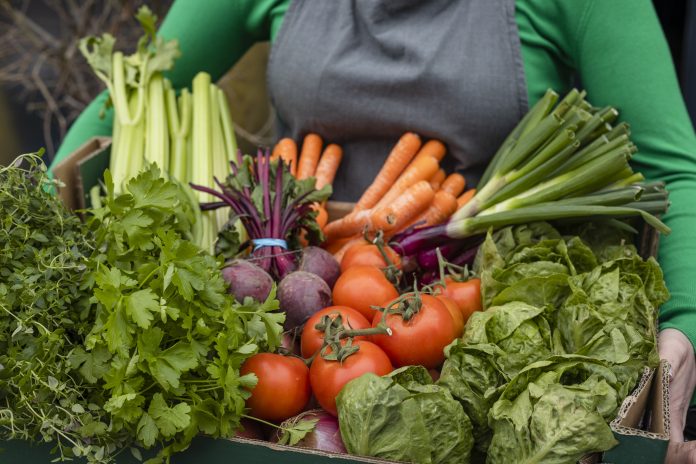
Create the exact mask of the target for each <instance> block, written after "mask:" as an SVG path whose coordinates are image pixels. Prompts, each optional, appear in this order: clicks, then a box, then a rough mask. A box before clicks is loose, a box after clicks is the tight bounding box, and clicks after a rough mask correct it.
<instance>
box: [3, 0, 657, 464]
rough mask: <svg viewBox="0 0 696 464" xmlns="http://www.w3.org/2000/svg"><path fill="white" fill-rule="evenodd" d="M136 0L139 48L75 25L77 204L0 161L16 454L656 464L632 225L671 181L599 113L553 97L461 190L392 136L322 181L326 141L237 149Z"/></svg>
mask: <svg viewBox="0 0 696 464" xmlns="http://www.w3.org/2000/svg"><path fill="white" fill-rule="evenodd" d="M138 18H139V20H140V21H141V23H142V24H143V26H144V29H145V30H146V36H145V38H144V39H143V41H142V45H143V46H141V47H138V49H137V50H136V52H135V54H134V56H132V57H128V58H125V57H124V56H123V54H122V53H121V52H118V51H114V49H113V45H114V43H113V38H112V37H110V36H106V35H105V36H103V37H101V38H90V39H87V40H86V41H84V42H83V43H82V44H81V50H82V51H83V53H84V54H85V56H86V57H87V58H88V60H89V61H90V63H91V64H92V65H93V67H94V68H95V71H96V72H97V74H98V75H99V76H100V77H101V78H102V79H103V80H104V81H105V82H106V84H107V87H108V88H109V92H110V97H111V100H112V104H113V107H114V110H115V115H114V138H113V140H112V145H111V146H110V147H108V148H107V147H105V146H101V147H100V146H92V145H90V147H92V148H94V150H91V151H93V152H94V153H91V154H89V156H85V151H90V150H88V148H89V147H87V148H85V147H83V148H84V149H83V150H82V151H81V152H80V153H78V154H75V156H74V157H71V158H70V159H68V160H66V161H65V162H64V163H63V165H62V166H61V169H59V170H57V172H56V173H55V174H56V176H57V177H58V178H59V179H60V180H63V181H64V183H65V184H66V185H65V186H64V187H63V189H64V190H63V192H67V193H70V192H72V193H75V192H81V193H80V194H79V195H77V197H78V199H87V195H86V194H87V192H89V195H88V197H89V202H86V203H85V206H86V210H85V211H84V212H83V215H84V217H83V218H82V219H84V221H82V220H81V219H80V218H79V217H78V216H76V215H75V214H74V213H73V212H71V211H70V210H69V209H67V208H65V207H64V206H63V205H61V204H60V202H59V200H58V199H57V198H56V197H54V196H52V195H51V194H50V193H48V190H49V189H47V188H46V187H48V186H51V185H55V183H53V182H52V181H51V180H49V179H48V178H47V176H46V175H45V171H44V169H43V166H42V164H41V162H40V160H39V159H38V157H36V156H25V157H22V158H20V159H18V162H17V163H14V164H13V165H12V166H9V167H7V168H3V169H2V170H0V186H2V189H1V190H0V195H1V196H0V206H2V207H3V209H5V208H7V209H8V210H9V209H10V208H12V211H15V212H16V213H17V214H13V215H11V216H10V217H9V218H8V219H7V220H6V221H4V222H3V223H2V225H1V226H2V228H1V229H0V233H1V234H2V235H0V243H9V244H10V246H9V247H5V248H3V250H1V251H0V275H2V276H3V278H4V281H1V282H0V301H2V302H3V303H2V305H3V306H2V309H3V310H4V311H3V312H2V313H0V398H2V400H3V401H2V406H1V407H0V408H1V409H0V426H1V427H0V431H1V432H0V438H2V439H4V440H7V441H5V442H3V446H2V448H3V449H4V453H5V456H6V459H7V460H9V461H10V462H15V461H19V460H20V459H22V460H24V461H26V460H27V459H28V458H29V457H32V459H33V460H34V461H36V462H41V461H48V460H50V459H53V458H58V459H78V460H79V459H82V460H84V461H88V462H104V461H112V462H113V461H115V462H117V463H120V464H125V463H130V462H138V461H141V460H147V462H148V463H151V464H155V463H159V462H174V463H177V462H179V463H193V462H210V463H215V462H220V463H222V462H229V461H230V460H238V461H240V462H245V463H254V462H259V463H260V462H277V463H288V464H290V463H299V462H302V463H305V462H312V463H317V464H319V463H323V462H326V463H328V462H331V463H337V462H338V463H340V462H345V463H350V462H415V463H433V464H435V463H448V462H457V463H466V462H484V461H485V462H488V463H490V464H496V463H507V462H518V463H524V462H529V463H531V462H574V461H578V460H583V461H588V460H591V459H595V460H597V459H604V460H606V461H607V462H616V463H619V462H628V460H627V458H628V457H630V456H631V454H630V452H629V451H628V448H627V446H632V447H638V448H641V447H644V448H643V450H642V453H643V455H644V456H655V458H656V459H658V460H659V456H662V455H663V454H664V450H665V448H666V438H667V437H666V431H667V430H668V429H669V424H668V419H667V416H668V414H667V411H668V408H667V407H666V406H665V405H666V402H665V401H666V395H667V392H666V389H665V386H666V384H664V383H663V382H662V381H663V380H664V369H658V370H657V374H655V372H656V371H655V369H656V368H659V359H658V357H657V352H656V346H655V345H656V342H655V335H656V330H657V329H656V314H657V308H658V307H659V305H660V304H661V303H662V302H664V301H665V299H666V298H667V297H668V294H667V291H666V288H665V287H664V283H663V281H662V274H661V271H660V268H659V266H658V264H657V262H656V261H655V260H654V259H653V258H651V257H648V256H647V255H649V254H650V253H643V256H641V253H639V251H643V252H645V251H646V248H647V245H646V246H644V247H643V250H639V249H638V248H637V247H636V246H635V245H633V243H639V242H638V241H637V240H636V237H637V236H639V234H638V233H637V229H638V228H639V227H640V223H639V222H636V219H638V220H639V221H643V222H644V223H646V224H648V225H649V226H650V227H651V228H653V229H655V230H658V231H660V232H664V233H667V232H668V228H667V227H666V226H665V225H664V224H663V223H662V222H661V221H660V220H659V219H658V218H657V216H656V215H659V214H660V213H662V212H663V211H664V209H665V208H666V206H667V194H666V192H665V191H664V188H663V187H664V186H662V185H661V184H655V183H645V182H643V179H642V176H641V175H640V174H639V173H634V172H633V171H632V170H631V168H630V167H629V165H628V164H627V162H628V160H629V159H630V157H631V155H632V153H633V152H634V151H635V146H633V144H632V143H631V142H630V140H629V134H628V128H627V126H626V125H624V124H615V125H613V122H614V120H615V119H616V117H617V112H616V111H615V110H614V109H613V108H604V109H598V108H595V107H593V106H592V105H590V104H589V103H587V102H586V101H585V98H584V93H582V92H578V91H572V92H570V93H569V94H568V95H567V96H566V97H565V98H563V99H562V100H561V101H560V102H557V98H558V96H557V95H556V94H555V93H553V92H548V93H547V95H546V96H545V97H544V98H543V99H542V100H541V101H540V102H539V103H538V104H537V105H536V106H535V107H534V108H532V109H531V110H530V112H529V114H528V115H527V116H525V117H524V119H523V120H522V121H521V122H520V123H519V125H518V127H517V128H515V129H514V130H513V132H512V133H511V134H510V136H509V137H508V138H507V140H506V141H505V142H504V143H503V145H502V146H501V148H500V150H499V152H498V153H497V154H496V155H495V156H494V157H493V160H492V162H491V163H490V166H489V168H488V169H487V170H486V172H485V173H484V176H483V178H482V179H481V181H480V182H479V184H478V185H477V188H476V189H468V190H467V189H466V182H465V181H464V177H463V176H461V175H460V174H456V173H452V174H450V175H447V174H446V173H445V172H444V171H443V170H442V169H441V168H440V161H441V160H442V159H443V157H444V156H445V155H446V147H445V145H444V144H442V143H441V142H439V141H437V140H428V141H424V140H422V139H421V138H420V137H419V136H418V135H417V134H414V133H407V134H404V136H403V137H401V139H399V140H398V141H395V146H394V149H393V150H392V152H391V153H390V154H389V155H388V156H387V158H386V161H385V164H384V167H383V169H382V170H381V171H380V173H379V174H378V175H377V177H376V178H375V180H374V182H373V183H372V185H371V186H370V187H369V188H368V189H367V190H366V192H365V193H364V194H363V195H362V197H361V198H360V199H359V200H358V201H357V203H355V204H333V203H330V202H329V203H327V200H328V199H329V197H330V195H331V183H332V181H333V178H334V176H335V175H336V173H337V171H338V170H339V164H340V161H341V157H342V152H341V148H340V147H339V146H338V145H336V144H333V143H325V142H330V141H324V140H322V139H321V137H319V136H318V135H317V134H308V135H307V136H306V137H305V138H304V139H303V140H302V141H301V142H300V141H293V140H289V139H284V140H281V141H280V142H279V143H278V144H277V145H276V146H275V147H273V150H272V151H271V150H267V149H262V150H259V152H258V153H257V154H255V155H244V154H242V153H239V152H238V151H237V150H236V144H235V140H234V131H233V128H232V126H231V121H230V119H229V111H228V108H227V106H226V100H225V99H224V98H222V97H221V92H220V90H219V89H218V88H217V87H216V86H215V85H214V84H212V83H211V82H210V78H209V76H207V75H205V74H204V73H202V74H199V75H198V76H196V78H195V79H194V82H193V83H192V89H193V91H192V93H188V92H182V93H181V94H180V95H177V94H176V93H175V92H174V91H173V90H172V88H171V85H170V84H169V83H168V82H167V80H166V78H165V77H164V75H163V72H164V71H166V70H167V69H169V68H171V66H172V64H173V61H174V59H175V58H176V56H177V55H178V50H177V47H176V44H175V43H173V42H166V41H164V40H163V39H161V38H159V37H155V35H154V27H153V26H152V24H154V18H152V16H151V15H150V14H149V12H148V11H147V10H141V11H140V13H139V15H138ZM155 58H156V59H155ZM148 62H151V63H155V64H156V66H155V65H152V66H146V65H145V63H148ZM124 75H128V76H131V77H133V79H122V77H123V76H124ZM192 147H195V158H194V153H193V149H192ZM110 155H113V156H110ZM83 158H84V159H83ZM194 159H195V162H194ZM106 166H109V169H108V170H107V171H103V168H104V167H106ZM76 169H77V170H78V171H79V172H76V171H75V170H76ZM78 184H79V185H78ZM66 189H67V190H66ZM69 197H70V198H75V196H74V195H69ZM70 206H74V205H70ZM644 236H646V237H647V235H644ZM646 243H648V242H646ZM646 368H647V369H646ZM636 385H638V388H637V389H636ZM29 442H34V443H38V444H39V445H38V446H36V447H32V446H30V445H29ZM49 449H50V451H51V452H50V453H49ZM602 453H603V454H602ZM602 456H603V457H602Z"/></svg>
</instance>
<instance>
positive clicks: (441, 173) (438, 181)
mask: <svg viewBox="0 0 696 464" xmlns="http://www.w3.org/2000/svg"><path fill="white" fill-rule="evenodd" d="M431 159H434V158H431ZM445 177H447V173H446V172H445V170H444V169H438V171H437V172H436V173H435V174H434V175H433V176H432V177H431V178H430V186H431V187H432V188H433V190H434V191H436V192H437V191H438V190H440V187H441V186H442V183H443V182H444V181H445Z"/></svg>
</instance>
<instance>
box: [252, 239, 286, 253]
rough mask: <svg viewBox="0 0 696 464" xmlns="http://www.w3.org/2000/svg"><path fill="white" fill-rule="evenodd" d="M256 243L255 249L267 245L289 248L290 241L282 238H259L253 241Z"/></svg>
mask: <svg viewBox="0 0 696 464" xmlns="http://www.w3.org/2000/svg"><path fill="white" fill-rule="evenodd" d="M251 243H253V244H254V251H256V250H258V249H260V248H265V247H280V248H282V249H283V250H287V249H288V242H286V241H285V240H283V239H282V238H257V239H254V240H252V241H251Z"/></svg>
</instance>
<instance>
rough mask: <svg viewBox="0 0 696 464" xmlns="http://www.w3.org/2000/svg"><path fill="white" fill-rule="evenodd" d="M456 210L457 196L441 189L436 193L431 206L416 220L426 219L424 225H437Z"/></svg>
mask: <svg viewBox="0 0 696 464" xmlns="http://www.w3.org/2000/svg"><path fill="white" fill-rule="evenodd" d="M455 211H457V197H455V196H454V195H452V194H451V193H449V192H446V191H444V190H440V191H439V192H436V193H435V198H433V203H432V204H431V205H430V207H429V208H428V209H427V210H426V211H425V212H423V213H422V214H421V215H420V216H418V217H417V218H416V221H415V222H418V221H425V223H424V224H423V225H424V226H435V225H438V224H442V223H443V222H445V221H446V220H447V219H448V218H449V217H450V216H452V215H453V214H454V212H455Z"/></svg>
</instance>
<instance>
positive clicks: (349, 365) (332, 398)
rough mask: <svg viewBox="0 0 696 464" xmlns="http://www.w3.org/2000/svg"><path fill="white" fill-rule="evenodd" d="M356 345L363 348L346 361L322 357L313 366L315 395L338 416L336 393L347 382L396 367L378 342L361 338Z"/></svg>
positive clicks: (326, 408)
mask: <svg viewBox="0 0 696 464" xmlns="http://www.w3.org/2000/svg"><path fill="white" fill-rule="evenodd" d="M354 345H357V346H359V347H360V349H359V350H358V351H357V352H355V353H353V354H352V355H350V356H348V357H347V358H346V359H344V360H343V362H339V361H327V360H326V359H324V358H322V357H321V356H318V357H317V358H316V359H315V360H314V362H312V367H311V368H310V369H309V379H310V383H311V385H312V391H314V396H315V397H316V399H317V401H318V402H319V404H320V405H321V407H322V408H324V409H325V410H326V411H328V412H329V413H331V414H333V415H334V416H337V415H338V411H337V410H336V396H338V394H339V393H340V391H341V389H342V388H343V386H344V385H345V384H347V383H348V382H350V381H351V380H353V379H355V378H357V377H360V376H361V375H363V374H367V373H368V372H372V373H373V374H376V375H386V374H388V373H390V372H391V371H392V370H394V367H393V366H392V364H391V362H389V357H387V355H386V354H385V353H384V351H382V349H381V348H380V347H378V346H377V345H375V344H374V343H371V342H368V341H365V340H358V341H357V342H354Z"/></svg>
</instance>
